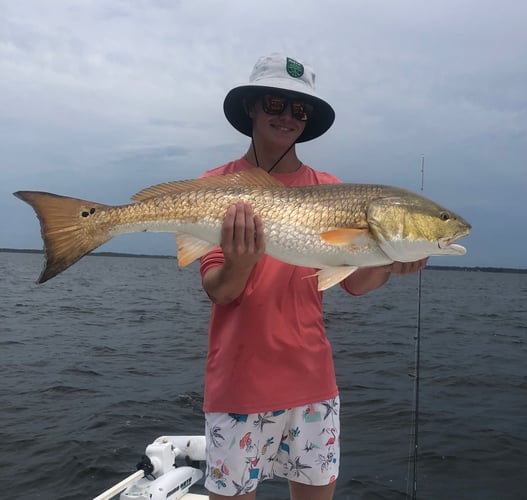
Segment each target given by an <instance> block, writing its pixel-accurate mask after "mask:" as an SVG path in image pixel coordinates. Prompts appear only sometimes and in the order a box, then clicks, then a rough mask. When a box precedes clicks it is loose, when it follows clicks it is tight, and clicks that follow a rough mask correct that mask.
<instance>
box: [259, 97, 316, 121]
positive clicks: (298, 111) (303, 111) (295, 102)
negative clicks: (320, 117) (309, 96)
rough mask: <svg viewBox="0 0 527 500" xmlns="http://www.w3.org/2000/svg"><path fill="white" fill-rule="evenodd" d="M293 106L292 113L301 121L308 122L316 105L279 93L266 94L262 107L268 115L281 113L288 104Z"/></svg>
mask: <svg viewBox="0 0 527 500" xmlns="http://www.w3.org/2000/svg"><path fill="white" fill-rule="evenodd" d="M288 105H290V106H291V114H292V115H293V117H294V118H296V119H297V120H300V121H301V122H307V120H309V118H311V115H312V114H313V110H314V107H313V105H312V104H309V103H307V102H305V101H302V100H301V99H298V98H294V97H286V96H284V95H278V94H276V95H275V94H264V95H263V96H262V108H263V110H264V111H265V112H266V113H267V114H268V115H281V114H282V113H283V112H284V111H285V109H286V108H287V106H288Z"/></svg>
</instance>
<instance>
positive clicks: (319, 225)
mask: <svg viewBox="0 0 527 500" xmlns="http://www.w3.org/2000/svg"><path fill="white" fill-rule="evenodd" d="M14 194H15V196H17V197H18V198H20V199H22V200H24V201H26V202H27V203H29V204H30V205H31V206H32V207H33V209H34V210H35V212H36V213H37V216H38V218H39V220H40V225H41V231H42V238H43V240H44V250H45V254H46V262H45V267H44V270H43V271H42V274H41V275H40V277H39V279H38V282H39V283H44V282H45V281H47V280H49V279H50V278H53V277H54V276H56V275H57V274H59V273H60V272H62V271H64V270H65V269H67V268H68V267H69V266H71V265H72V264H74V263H75V262H77V261H78V260H79V259H80V258H81V257H83V256H84V255H86V254H87V253H89V252H91V251H92V250H93V249H95V248H97V247H98V246H100V245H102V244H103V243H105V242H107V241H108V240H110V239H111V238H113V237H115V236H117V235H119V234H124V233H136V232H146V231H150V232H175V233H177V247H178V260H179V264H180V266H186V265H187V264H189V263H190V262H192V261H193V260H195V259H197V258H199V257H201V256H202V255H204V254H205V253H207V252H209V251H210V250H212V249H213V248H215V247H217V246H218V245H219V243H220V236H221V225H222V222H223V219H224V217H225V212H226V211H227V208H228V207H229V206H230V205H232V204H233V203H235V202H236V201H238V200H242V201H246V202H248V203H250V204H251V205H252V207H253V210H254V213H255V214H258V215H259V216H260V217H261V219H262V221H263V225H264V233H265V248H266V253H267V254H269V255H271V256H272V257H274V258H276V259H279V260H281V261H284V262H287V263H290V264H295V265H298V266H306V267H311V268H316V269H319V271H318V272H317V273H316V274H317V276H318V280H319V282H318V287H319V290H324V289H326V288H329V287H331V286H333V285H335V284H336V283H338V282H339V281H341V280H343V279H344V278H346V277H347V276H348V275H350V274H351V273H352V272H354V271H355V270H356V269H357V268H359V267H364V266H379V265H383V264H389V263H391V262H393V261H401V262H410V261H415V260H418V259H422V258H424V257H428V256H431V255H463V254H465V253H466V250H465V248H464V247H462V246H461V245H457V244H454V242H455V241H456V240H457V239H458V238H461V237H462V236H465V235H467V234H468V233H469V232H470V229H471V227H470V224H468V223H467V222H466V221H465V220H464V219H463V218H461V217H460V216H459V215H456V214H455V213H454V212H452V211H450V210H447V209H446V208H443V207H441V206H439V205H437V204H436V203H434V202H432V201H430V200H428V199H427V198H424V197H423V196H420V195H418V194H415V193H412V192H410V191H406V190H404V189H399V188H396V187H391V186H382V185H375V184H324V185H317V186H306V187H286V186H284V185H283V184H281V183H280V182H279V181H277V180H276V179H275V178H273V177H272V176H270V175H269V174H267V172H265V171H264V170H262V169H259V168H253V169H249V170H245V171H241V172H237V173H234V174H228V175H219V176H214V177H206V178H203V179H196V180H188V181H176V182H168V183H165V184H160V185H158V186H153V187H150V188H147V189H145V190H143V191H141V192H139V193H138V194H136V195H135V196H134V197H133V198H132V199H133V200H135V203H131V204H129V205H120V206H109V205H103V204H100V203H94V202H91V201H85V200H79V199H76V198H68V197H64V196H58V195H55V194H50V193H43V192H37V191H18V192H16V193H14Z"/></svg>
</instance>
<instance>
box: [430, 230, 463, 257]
mask: <svg viewBox="0 0 527 500" xmlns="http://www.w3.org/2000/svg"><path fill="white" fill-rule="evenodd" d="M468 233H470V228H468V229H466V230H465V231H461V232H459V233H457V234H455V235H454V236H452V237H451V238H440V239H439V240H438V242H437V246H438V248H439V249H440V250H442V251H443V252H444V253H449V254H453V255H465V254H466V253H467V249H466V248H465V247H464V246H462V245H456V244H455V242H456V241H457V240H459V239H460V238H463V237H464V236H466V235H467V234H468Z"/></svg>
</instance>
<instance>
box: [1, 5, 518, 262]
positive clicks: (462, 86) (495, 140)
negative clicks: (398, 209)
mask: <svg viewBox="0 0 527 500" xmlns="http://www.w3.org/2000/svg"><path fill="white" fill-rule="evenodd" d="M526 20H527V2H523V1H519V0H499V1H497V0H492V1H490V0H455V1H453V0H441V1H426V2H423V1H403V0H400V1H399V0H377V1H376V0H368V1H367V0H362V1H357V0H347V1H344V0H343V1H331V0H324V1H321V0H302V1H294V2H293V1H290V2H288V1H286V0H266V1H265V2H258V1H247V0H235V1H234V0H232V1H229V0H221V1H204V0H192V1H190V0H188V1H182V0H150V1H147V0H143V1H132V0H128V1H126V0H120V1H119V0H90V1H88V0H85V1H80V0H50V1H42V0H24V1H21V0H7V1H6V0H0V152H1V156H0V175H1V177H0V179H1V182H0V208H1V213H2V214H3V217H1V218H0V248H41V247H42V242H41V239H40V230H39V226H38V222H37V220H36V218H35V216H34V213H33V211H32V209H31V208H30V207H29V206H28V205H26V204H24V203H22V202H21V201H20V200H18V199H16V198H15V197H13V196H12V194H11V193H12V192H14V191H17V190H20V189H33V190H40V191H50V192H54V193H58V194H63V195H70V196H75V197H80V198H86V199H89V200H92V201H99V202H104V203H110V204H120V203H127V202H128V200H129V198H130V196H132V195H133V194H134V193H136V192H137V191H139V190H140V189H142V188H144V187H147V186H150V185H153V184H157V183H160V182H164V181H169V180H178V179H185V178H193V177H197V176H198V175H199V174H200V173H201V172H203V171H204V170H207V169H210V168H213V167H216V166H218V165H221V164H223V163H225V162H227V161H229V160H232V159H235V158H238V157H240V156H242V155H243V153H244V152H245V149H246V147H247V144H248V143H247V141H248V139H247V138H246V137H244V136H242V135H241V134H239V133H238V132H236V131H235V130H234V129H233V128H232V127H230V125H229V124H228V122H227V121H226V119H225V118H224V115H223V109H222V104H223V98H224V96H225V94H226V93H227V92H228V90H230V89H231V88H232V87H234V86H236V85H239V84H243V83H245V82H246V81H247V79H248V76H249V73H250V71H251V69H252V66H253V65H254V63H255V61H256V59H257V58H258V57H259V56H261V55H265V54H269V53H271V52H275V51H280V52H286V53H287V54H288V55H290V56H291V57H293V58H295V59H298V60H301V61H304V62H307V63H310V64H311V65H312V66H313V67H314V69H315V72H316V74H317V79H316V83H317V91H318V93H319V94H320V95H321V96H323V97H324V98H326V99H327V100H328V101H329V102H330V103H331V104H332V105H333V107H334V108H335V111H336V120H335V124H334V125H333V127H332V128H331V129H330V130H329V131H328V132H327V133H326V134H325V135H324V136H322V137H321V138H319V139H317V140H315V141H314V142H310V143H307V144H303V145H300V146H299V147H298V153H299V156H300V158H301V159H302V160H303V162H304V163H306V164H308V165H310V166H312V167H314V168H317V169H320V170H325V171H329V172H331V173H334V174H336V175H337V176H339V177H340V178H341V179H342V180H344V181H345V182H371V183H382V184H392V185H396V186H400V187H404V188H408V189H411V190H413V191H419V190H420V189H421V158H422V157H423V156H424V159H425V175H424V194H425V195H426V196H428V197H429V198H432V199H433V200H435V201H437V202H439V203H441V204H442V205H444V206H446V207H447V208H449V209H451V210H454V211H456V212H457V213H459V214H460V215H462V216H463V217H464V218H466V219H467V220H468V221H469V222H470V223H471V224H472V225H473V231H472V234H471V235H470V236H469V237H467V238H465V239H464V240H462V241H461V243H462V244H464V245H465V246H466V247H467V249H468V253H467V255H466V256H464V257H442V258H435V259H434V260H433V263H434V264H439V265H456V266H465V265H467V266H495V267H521V268H526V267H527V230H526V229H527V222H526V220H527V208H526V202H527V61H526V49H525V48H526V47H527V29H526ZM102 249H103V250H108V251H124V252H134V253H135V252H138V253H161V254H175V243H174V238H173V236H172V235H153V234H140V235H133V236H121V237H119V238H116V239H115V240H114V241H112V242H110V243H108V244H107V245H105V246H104V247H102Z"/></svg>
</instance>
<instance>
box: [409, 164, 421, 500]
mask: <svg viewBox="0 0 527 500" xmlns="http://www.w3.org/2000/svg"><path fill="white" fill-rule="evenodd" d="M424 174H425V157H424V156H422V157H421V192H423V191H424ZM421 278H422V271H421V269H420V270H419V272H418V276H417V320H416V321H417V327H416V334H415V359H414V366H415V368H414V370H415V371H414V401H413V412H412V426H411V430H410V449H409V451H408V473H407V474H408V475H407V479H406V496H407V497H408V498H409V497H410V493H409V487H410V484H409V483H410V481H409V477H410V464H411V463H412V464H413V468H412V495H411V498H412V500H417V461H418V457H419V454H418V452H419V382H420V373H419V371H420V365H421Z"/></svg>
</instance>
